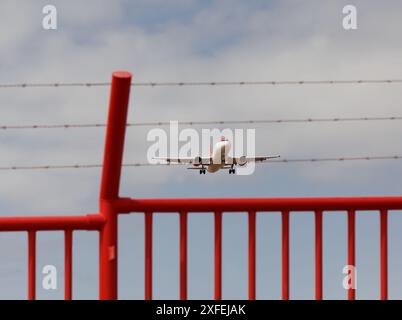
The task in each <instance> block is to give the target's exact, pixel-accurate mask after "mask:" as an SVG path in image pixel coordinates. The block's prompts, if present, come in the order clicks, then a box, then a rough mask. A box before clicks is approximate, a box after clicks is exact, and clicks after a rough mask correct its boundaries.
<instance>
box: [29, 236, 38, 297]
mask: <svg viewBox="0 0 402 320" xmlns="http://www.w3.org/2000/svg"><path fill="white" fill-rule="evenodd" d="M28 299H29V300H35V299H36V231H28Z"/></svg>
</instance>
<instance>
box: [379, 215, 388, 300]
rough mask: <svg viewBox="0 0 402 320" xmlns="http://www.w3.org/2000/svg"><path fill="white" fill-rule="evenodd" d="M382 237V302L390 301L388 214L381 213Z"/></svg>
mask: <svg viewBox="0 0 402 320" xmlns="http://www.w3.org/2000/svg"><path fill="white" fill-rule="evenodd" d="M380 229H381V232H380V237H381V246H380V247H381V249H380V250H381V253H380V256H381V267H380V268H381V271H380V272H381V300H387V299H388V212H387V210H381V213H380Z"/></svg>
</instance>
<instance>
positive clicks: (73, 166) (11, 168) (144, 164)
mask: <svg viewBox="0 0 402 320" xmlns="http://www.w3.org/2000/svg"><path fill="white" fill-rule="evenodd" d="M401 159H402V155H391V156H359V157H329V158H289V159H272V160H268V161H267V162H269V163H278V164H280V163H281V164H288V163H303V162H309V163H315V162H345V161H374V160H401ZM172 165H174V166H175V165H185V164H183V163H175V164H172V163H168V162H164V163H157V164H151V163H148V162H134V163H126V164H123V167H152V166H172ZM91 168H102V164H70V165H42V166H4V167H0V171H15V170H60V169H91Z"/></svg>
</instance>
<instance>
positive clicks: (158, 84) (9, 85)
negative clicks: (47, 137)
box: [0, 79, 402, 89]
mask: <svg viewBox="0 0 402 320" xmlns="http://www.w3.org/2000/svg"><path fill="white" fill-rule="evenodd" d="M392 83H394V84H398V83H402V79H361V80H274V81H271V80H263V81H157V82H153V81H150V82H133V83H132V84H131V86H135V87H175V86H177V87H184V86H259V85H272V86H275V85H319V84H392ZM110 85H111V83H110V82H47V83H3V84H0V89H13V88H60V87H87V88H90V87H105V86H110Z"/></svg>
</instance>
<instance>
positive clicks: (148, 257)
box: [145, 212, 153, 300]
mask: <svg viewBox="0 0 402 320" xmlns="http://www.w3.org/2000/svg"><path fill="white" fill-rule="evenodd" d="M152 216H153V213H152V212H145V300H152Z"/></svg>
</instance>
